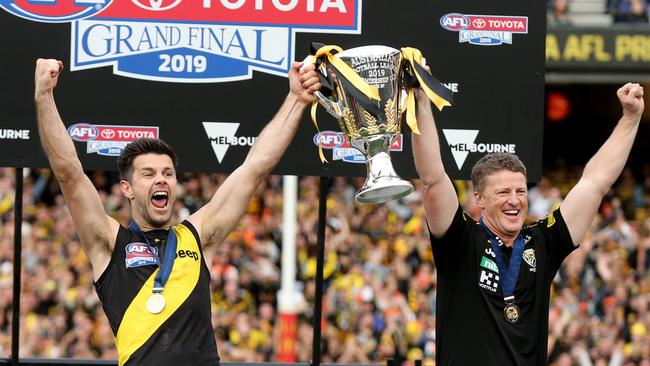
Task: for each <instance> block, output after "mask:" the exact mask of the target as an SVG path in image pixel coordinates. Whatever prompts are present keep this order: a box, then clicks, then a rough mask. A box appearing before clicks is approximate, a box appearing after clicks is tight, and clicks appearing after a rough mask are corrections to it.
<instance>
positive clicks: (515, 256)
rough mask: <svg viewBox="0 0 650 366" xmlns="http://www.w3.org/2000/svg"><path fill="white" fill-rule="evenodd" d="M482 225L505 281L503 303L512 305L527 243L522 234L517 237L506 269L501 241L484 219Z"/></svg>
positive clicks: (502, 283) (502, 292)
mask: <svg viewBox="0 0 650 366" xmlns="http://www.w3.org/2000/svg"><path fill="white" fill-rule="evenodd" d="M480 223H481V227H482V228H483V230H484V231H485V234H486V235H487V236H488V238H489V239H490V244H492V251H493V252H494V255H495V259H496V262H497V268H498V269H499V277H500V278H502V279H503V281H501V294H502V295H503V301H504V302H505V303H506V304H512V303H514V302H515V286H516V285H517V278H518V277H519V267H521V258H522V255H523V254H524V247H525V246H526V242H525V241H524V237H523V236H522V235H521V234H519V235H518V236H517V239H515V245H514V248H513V250H512V255H511V256H510V263H509V264H508V267H506V263H505V260H504V258H503V253H502V252H501V248H500V247H499V240H498V239H497V238H496V236H495V235H494V234H493V233H492V232H491V231H490V229H488V227H487V226H486V225H485V223H484V222H483V218H482V217H481V220H480Z"/></svg>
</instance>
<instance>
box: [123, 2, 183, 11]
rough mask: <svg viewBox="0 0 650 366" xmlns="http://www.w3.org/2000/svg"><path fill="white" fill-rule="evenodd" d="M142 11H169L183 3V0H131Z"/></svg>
mask: <svg viewBox="0 0 650 366" xmlns="http://www.w3.org/2000/svg"><path fill="white" fill-rule="evenodd" d="M131 1H133V3H134V4H135V5H137V6H139V7H141V8H142V9H145V10H151V11H164V10H169V9H172V8H174V7H176V5H178V4H180V3H181V0H148V1H147V0H131Z"/></svg>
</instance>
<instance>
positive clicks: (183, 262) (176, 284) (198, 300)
mask: <svg viewBox="0 0 650 366" xmlns="http://www.w3.org/2000/svg"><path fill="white" fill-rule="evenodd" d="M173 230H174V232H175V233H176V236H177V238H178V244H177V248H176V253H165V244H166V243H165V241H166V238H167V234H168V231H167V230H154V231H151V232H146V233H144V235H145V236H146V237H147V239H148V241H149V243H151V245H147V243H146V242H145V241H144V238H142V237H139V236H138V235H137V234H136V233H135V232H134V231H132V230H130V229H128V228H125V227H120V230H119V232H118V234H117V239H116V242H115V249H114V250H113V256H112V257H111V261H110V263H109V265H108V267H107V268H106V270H105V271H104V273H102V275H101V276H100V278H99V280H97V282H96V283H95V289H96V290H97V294H98V295H99V299H100V300H101V302H102V305H103V307H104V311H105V312H106V315H107V317H108V321H109V323H110V325H111V328H112V329H113V334H115V343H116V346H117V352H118V355H119V365H120V366H122V365H139V366H181V365H197V366H198V365H210V366H214V365H218V364H219V356H218V353H217V345H216V342H215V337H214V331H213V329H212V323H211V313H210V271H209V270H208V267H207V265H206V264H205V262H204V260H203V252H202V250H201V245H200V240H199V236H198V233H197V231H196V229H195V228H194V226H192V224H190V223H189V222H187V221H183V223H181V224H180V225H177V226H175V227H174V229H173ZM157 254H160V257H161V259H163V258H164V256H166V255H174V256H175V260H174V266H173V269H172V272H171V275H170V276H169V280H167V283H166V284H165V289H164V291H163V295H164V296H165V300H166V305H165V308H164V309H163V311H162V312H160V313H159V314H151V313H149V312H148V311H147V309H146V302H147V299H148V298H149V296H151V293H152V289H153V282H154V278H155V276H156V274H157V273H158V265H157V264H156V261H155V260H152V259H153V258H155V256H156V255H157Z"/></svg>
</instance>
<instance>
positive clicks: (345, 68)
mask: <svg viewBox="0 0 650 366" xmlns="http://www.w3.org/2000/svg"><path fill="white" fill-rule="evenodd" d="M305 61H306V62H310V63H314V64H315V65H316V71H317V73H318V75H319V78H320V83H321V86H322V87H321V91H319V92H316V93H315V95H316V97H317V101H316V102H314V104H313V105H312V109H311V118H312V121H313V122H314V125H315V126H316V129H317V130H318V122H317V120H316V110H317V108H318V105H321V106H323V107H324V108H325V109H326V110H327V112H328V113H330V114H331V115H332V116H334V117H335V118H336V119H337V121H338V122H339V126H340V127H341V130H342V131H343V133H344V134H345V136H346V137H347V138H348V140H349V141H350V145H351V146H352V147H354V148H355V149H357V150H359V151H360V152H361V153H362V154H363V155H364V156H365V158H366V164H367V168H368V177H367V179H366V184H364V187H363V188H362V189H361V190H360V191H359V192H357V195H356V199H357V201H358V202H361V203H380V202H386V201H389V200H393V199H397V198H400V197H403V196H405V195H407V194H409V193H411V192H412V191H413V186H412V184H411V183H410V182H407V181H404V180H402V179H401V178H399V176H398V175H397V174H396V173H395V171H394V169H393V167H392V163H391V161H390V155H389V151H390V146H391V145H392V144H393V142H394V141H395V139H396V138H397V136H398V135H399V134H400V133H401V119H402V115H403V114H404V113H406V123H407V124H408V125H409V127H410V128H411V131H413V133H416V134H419V133H420V130H419V128H418V124H417V119H416V110H417V104H416V97H415V92H416V90H417V89H418V88H419V87H421V88H422V89H423V90H424V92H425V94H426V95H427V97H428V98H429V100H431V102H433V104H434V105H435V106H436V107H437V108H438V110H442V109H443V108H444V107H445V106H450V105H451V100H452V92H451V91H450V90H449V89H447V88H446V87H445V86H444V85H442V84H441V83H440V82H439V81H438V80H436V78H434V77H433V76H432V75H431V73H429V71H427V69H426V68H425V67H424V66H423V65H422V64H423V62H424V59H423V57H422V54H421V53H420V51H419V50H417V49H415V48H410V47H405V48H402V49H401V50H396V49H394V48H390V47H386V46H364V47H356V48H351V49H348V50H345V51H344V50H343V49H342V48H340V47H338V46H333V45H323V44H319V43H312V47H311V56H309V57H308V58H307V59H306V60H305ZM319 133H320V130H319ZM318 142H319V146H318V147H319V149H318V152H319V156H320V159H321V161H322V162H327V160H326V159H325V156H324V154H323V149H322V146H321V144H320V139H319V141H318Z"/></svg>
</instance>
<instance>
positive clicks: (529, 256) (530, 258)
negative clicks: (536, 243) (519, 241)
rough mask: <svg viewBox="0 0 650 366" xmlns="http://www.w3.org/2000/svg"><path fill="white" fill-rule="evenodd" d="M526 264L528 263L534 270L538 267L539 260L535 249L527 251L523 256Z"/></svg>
mask: <svg viewBox="0 0 650 366" xmlns="http://www.w3.org/2000/svg"><path fill="white" fill-rule="evenodd" d="M522 257H523V258H524V262H526V263H528V265H529V266H531V267H532V268H536V267H537V260H536V259H535V249H532V248H531V249H526V250H524V254H523V255H522Z"/></svg>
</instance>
